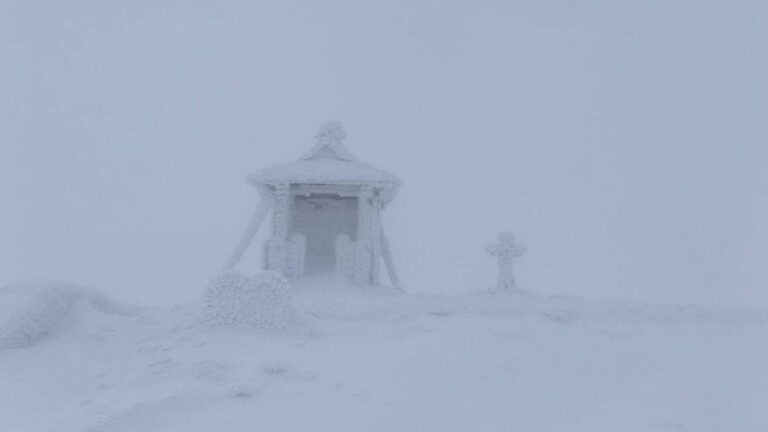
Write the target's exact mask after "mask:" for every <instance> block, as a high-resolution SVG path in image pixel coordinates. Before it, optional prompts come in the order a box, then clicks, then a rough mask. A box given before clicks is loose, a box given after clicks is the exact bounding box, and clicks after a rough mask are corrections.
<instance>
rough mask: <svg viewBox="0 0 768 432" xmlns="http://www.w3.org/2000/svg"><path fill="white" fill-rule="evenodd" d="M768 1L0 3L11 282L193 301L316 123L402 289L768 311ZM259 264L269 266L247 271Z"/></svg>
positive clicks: (142, 299) (2, 225) (2, 198)
mask: <svg viewBox="0 0 768 432" xmlns="http://www.w3.org/2000/svg"><path fill="white" fill-rule="evenodd" d="M766 21H768V3H766V2H765V1H763V0H751V1H750V0H736V1H729V2H718V1H678V2H668V1H661V0H651V1H644V2H641V1H607V0H606V1H603V0H597V1H590V2H573V1H565V0H553V1H546V2H541V1H532V0H522V1H482V0H481V1H473V2H458V1H447V2H446V1H440V2H438V1H431V0H429V1H417V2H414V1H404V0H397V1H388V2H354V1H330V2H313V1H304V0H292V1H283V2H267V3H265V2H256V3H254V2H246V1H231V2H208V1H205V2H204V1H183V2H182V1H169V2H156V1H144V0H137V1H132V2H122V3H119V4H117V3H113V2H100V1H95V0H88V1H86V0H74V1H68V2H54V1H43V2H26V1H15V0H2V1H0V209H1V211H0V282H3V283H5V282H10V281H13V280H16V279H26V278H50V279H59V280H69V281H73V282H77V283H82V284H85V285H88V286H94V287H99V288H100V289H102V290H103V291H104V292H105V293H107V294H108V295H110V296H113V297H115V298H118V299H120V300H123V301H128V302H132V303H142V304H159V303H160V304H171V303H176V302H180V301H186V300H190V299H193V298H196V297H197V296H199V295H200V293H201V292H202V290H203V289H204V287H205V286H206V284H207V282H208V280H209V279H210V277H212V276H213V275H214V274H215V273H216V272H217V271H218V269H219V268H220V267H221V265H222V263H223V261H224V260H225V259H226V257H227V254H228V253H229V252H230V251H231V248H232V246H233V245H234V243H235V242H236V241H237V238H238V236H239V234H240V232H241V231H242V229H243V228H244V227H245V224H246V222H247V220H248V217H249V215H250V213H251V212H252V211H253V210H254V209H255V207H256V204H257V199H258V196H257V193H256V192H255V191H254V190H253V189H252V187H250V186H249V185H247V184H246V183H245V181H244V179H245V177H246V175H247V174H248V173H250V172H252V171H254V170H256V169H259V168H263V167H266V166H270V165H273V164H276V163H282V162H286V161H290V160H294V159H296V158H298V157H299V156H300V155H301V154H302V153H303V152H305V151H306V150H307V149H308V148H310V147H311V145H312V143H313V134H314V132H315V129H316V127H317V126H318V125H319V124H321V123H322V122H324V121H326V120H328V119H338V120H341V121H343V122H344V124H345V126H346V129H347V133H348V139H347V146H348V147H349V149H350V150H351V151H352V152H354V153H355V154H356V155H357V156H359V157H360V158H361V159H363V160H367V161H370V162H372V163H375V164H376V165H378V166H381V167H383V168H386V169H388V170H390V171H392V172H394V173H396V174H398V175H399V176H400V177H401V178H402V179H403V181H404V186H403V187H402V188H401V190H400V191H399V193H398V197H397V199H395V200H394V201H393V203H392V204H391V206H390V207H389V208H388V209H387V212H386V213H385V214H384V223H385V224H386V226H387V231H388V233H389V235H390V238H391V242H392V249H393V253H394V258H395V261H396V264H397V267H398V269H399V271H400V273H401V274H400V277H401V279H402V284H403V286H404V288H405V289H406V290H407V291H411V292H426V291H430V292H440V293H467V292H472V291H476V290H479V289H486V288H490V287H492V286H494V284H495V282H496V281H495V278H496V262H495V260H494V259H493V258H492V257H489V256H488V255H486V254H485V247H486V245H487V244H488V243H489V242H491V241H493V240H494V239H495V237H496V235H497V234H498V232H500V231H502V230H510V231H513V232H514V233H515V234H516V235H517V236H518V238H519V239H520V241H521V242H522V243H524V244H525V245H527V246H528V252H527V253H526V255H525V256H524V257H522V258H521V259H520V261H519V263H517V264H516V266H517V268H516V271H517V279H518V281H517V282H518V284H519V285H520V286H521V287H522V288H525V289H530V290H534V291H537V292H541V293H548V294H549V293H552V294H564V295H578V296H585V297H591V298H606V299H621V300H631V301H645V302H674V303H693V304H708V305H723V304H730V305H756V304H758V305H763V306H766V305H768V291H766V289H765V288H766V286H768V266H766V265H765V263H766V257H768V228H766V224H765V223H764V221H765V220H768V192H767V191H768V170H766V169H765V167H766V162H767V161H768V144H767V143H768V122H766V118H768V50H767V49H766V45H765V41H766V40H768V26H766V25H765V23H766ZM253 265H254V268H255V267H256V266H257V263H253Z"/></svg>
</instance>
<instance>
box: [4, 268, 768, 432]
mask: <svg viewBox="0 0 768 432" xmlns="http://www.w3.org/2000/svg"><path fill="white" fill-rule="evenodd" d="M260 278H265V279H260ZM267 279H269V276H268V275H262V276H260V277H255V278H252V277H245V276H242V275H238V274H231V273H230V274H225V275H223V276H220V277H219V278H216V279H215V280H214V281H213V282H212V283H211V285H210V286H209V288H208V290H207V291H206V292H207V294H206V295H205V296H203V297H202V298H201V300H200V301H199V302H195V303H191V304H186V305H179V306H175V307H165V308H148V309H141V310H131V312H133V313H134V314H133V315H131V314H114V313H104V311H105V310H107V309H104V308H102V309H97V308H93V307H90V306H88V303H89V302H90V303H93V301H92V300H88V299H91V298H94V297H88V296H84V295H83V294H77V295H76V297H77V298H80V299H81V300H78V301H76V302H75V304H74V305H73V304H71V301H61V302H59V301H55V300H53V299H55V298H61V297H57V296H54V295H53V294H50V293H52V292H58V293H60V294H61V293H73V292H79V293H82V291H78V290H69V289H58V288H57V287H55V286H54V287H50V286H49V288H52V290H51V291H48V290H46V289H43V290H41V291H38V290H37V289H35V290H33V291H34V292H36V293H40V294H42V293H47V294H45V295H44V296H43V297H44V298H50V299H51V300H50V301H48V300H46V301H42V302H40V303H37V302H36V301H32V302H26V303H25V302H18V301H16V300H18V299H19V298H20V297H18V295H19V294H18V292H19V291H18V288H17V289H15V290H7V289H6V290H4V291H3V297H2V301H0V304H1V305H3V308H4V309H3V312H4V314H3V316H6V314H5V313H7V312H8V311H14V310H17V311H31V310H33V309H35V308H37V307H38V306H34V307H33V306H31V305H48V304H51V305H52V306H41V307H40V308H39V309H37V310H41V311H45V310H51V311H62V310H65V309H66V310H68V312H66V313H64V312H57V313H56V314H54V317H57V318H56V320H58V321H57V322H58V324H55V323H53V322H54V321H55V320H54V319H53V318H52V319H51V320H46V321H45V323H46V324H45V327H46V331H45V332H44V333H45V334H46V335H47V336H46V338H45V339H42V338H37V343H34V344H32V345H30V346H26V347H23V348H21V347H19V346H20V345H17V347H16V349H7V350H5V351H2V352H0V383H2V386H0V430H2V431H4V432H46V431H52V432H53V431H55V432H70V431H72V432H75V431H77V432H82V431H87V432H121V431H131V432H141V431H163V432H182V431H183V432H198V431H200V432H203V431H205V432H208V431H211V430H222V431H228V432H230V431H232V432H237V431H253V430H273V431H313V432H325V431H355V432H359V431H361V430H365V431H372V432H376V431H382V432H385V431H386V432H391V431H394V430H407V431H427V430H431V431H441V432H450V431H468V430H472V431H487V432H505V431H568V432H582V431H583V432H594V431H602V430H605V431H633V432H636V431H637V432H643V431H648V432H669V431H696V432H708V431H712V432H715V431H745V432H752V431H754V432H758V431H762V430H764V426H765V425H766V424H768V413H766V411H765V410H764V407H765V405H766V403H768V380H766V379H765V376H766V375H765V373H764V370H765V364H766V363H767V361H768V331H767V330H768V313H766V312H765V311H760V310H748V309H724V308H704V307H695V306H658V305H639V304H628V303H611V302H598V301H590V300H586V299H580V298H566V297H545V296H539V295H535V294H531V293H496V294H488V293H484V294H476V295H468V296H455V297H451V296H440V295H408V294H398V293H396V292H394V291H392V290H387V289H383V288H381V289H377V288H371V289H368V290H360V289H356V288H349V287H344V286H340V285H338V284H335V283H330V282H328V283H325V284H324V285H323V284H321V283H318V282H317V281H311V283H310V282H307V283H304V284H296V285H295V286H293V287H291V290H292V298H291V303H292V306H291V308H292V310H294V311H295V314H296V316H297V318H298V319H300V320H301V322H302V323H303V326H302V327H300V328H298V327H297V328H292V329H290V330H289V331H285V330H279V331H269V330H265V329H264V328H262V327H260V326H259V325H253V324H252V323H245V324H241V323H236V324H234V325H227V324H223V323H222V322H211V321H210V320H207V319H205V318H206V317H210V315H209V314H210V306H211V304H212V303H211V301H212V300H211V298H212V297H213V298H214V299H217V300H214V301H213V303H214V304H229V305H231V304H232V303H231V302H232V301H238V300H237V299H238V298H239V296H246V297H248V296H250V295H251V294H253V293H250V292H248V289H251V288H253V287H255V286H262V287H263V286H269V287H278V288H276V290H277V291H278V292H282V293H283V294H284V291H283V289H284V288H285V285H284V282H283V281H282V280H278V279H272V280H271V281H270V282H263V281H264V280H267ZM259 280H260V281H261V282H258V281H259ZM260 284H261V285H260ZM222 287H226V288H223V290H221V289H222ZM232 287H235V288H236V289H234V290H231V289H232ZM54 288H55V289H54ZM244 288H245V291H243V290H242V289H244ZM89 292H90V293H92V294H93V291H89ZM283 294H278V295H276V296H275V297H274V298H273V297H271V296H272V294H270V295H269V296H267V297H269V298H270V299H277V300H278V303H280V304H282V305H283V306H285V303H281V302H283V301H284V300H285V298H286V297H285V296H284V295H283ZM219 295H225V296H226V295H232V296H233V297H232V298H231V299H230V298H228V299H226V300H223V303H218V302H219V301H220V299H219V297H218V296H219ZM35 296H37V294H35ZM96 297H98V296H96ZM10 298H13V299H15V300H14V301H15V303H13V305H12V304H11V303H10V302H9V301H7V300H8V299H10ZM64 298H72V297H68V296H67V295H65V296H64ZM102 300H104V299H103V297H102ZM248 301H249V300H247V299H246V303H248ZM97 304H98V303H97ZM283 306H281V307H283ZM48 308H50V309H48ZM107 311H108V310H107ZM244 311H245V309H243V310H237V309H236V310H234V311H233V312H226V313H227V314H234V315H232V316H238V314H241V313H244ZM25 313H26V312H25ZM22 315H23V314H22ZM64 316H66V318H62V317H64ZM214 316H217V317H219V316H221V315H219V314H215V315H214ZM226 316H230V315H226ZM201 318H202V319H201ZM224 321H229V318H227V319H225V320H224ZM236 321H238V320H236Z"/></svg>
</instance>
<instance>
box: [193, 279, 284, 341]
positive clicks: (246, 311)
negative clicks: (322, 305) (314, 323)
mask: <svg viewBox="0 0 768 432" xmlns="http://www.w3.org/2000/svg"><path fill="white" fill-rule="evenodd" d="M205 312H206V319H207V321H208V322H210V323H214V324H248V325H253V326H256V327H258V328H260V329H264V330H283V329H286V328H288V327H290V326H291V325H293V324H295V323H296V321H297V318H296V314H295V313H294V311H293V308H292V306H291V293H290V288H289V286H288V281H287V280H286V279H285V277H283V275H281V274H280V273H277V272H272V271H266V272H261V273H257V274H256V275H254V276H252V277H248V276H246V275H244V274H242V273H238V272H226V273H222V274H220V275H218V276H216V277H215V278H214V279H213V280H212V281H211V282H210V284H209V285H208V288H207V289H206V309H205Z"/></svg>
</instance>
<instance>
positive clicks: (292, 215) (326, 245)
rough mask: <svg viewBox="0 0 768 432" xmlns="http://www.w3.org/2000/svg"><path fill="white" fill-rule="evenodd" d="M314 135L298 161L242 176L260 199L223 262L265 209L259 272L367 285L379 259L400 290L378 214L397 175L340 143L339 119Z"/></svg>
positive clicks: (236, 255) (244, 242) (248, 237)
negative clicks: (267, 229) (266, 234)
mask: <svg viewBox="0 0 768 432" xmlns="http://www.w3.org/2000/svg"><path fill="white" fill-rule="evenodd" d="M315 138H316V140H317V142H316V143H315V145H314V147H312V149H310V150H309V151H308V152H307V153H306V154H304V155H303V156H302V157H301V158H300V159H299V160H297V161H294V162H291V163H287V164H284V165H278V166H274V167H271V168H266V169H262V170H259V171H256V172H254V173H253V174H251V175H250V176H249V177H248V182H249V183H251V184H252V185H254V186H255V187H256V188H257V189H258V190H259V192H260V193H261V204H260V206H259V208H258V209H257V211H256V213H255V215H254V216H253V218H252V220H251V222H250V224H249V227H248V228H247V229H246V232H245V233H244V235H243V237H242V239H241V241H240V243H239V244H238V246H237V248H236V249H235V251H234V252H233V254H232V256H231V257H230V259H229V260H228V262H227V264H226V266H225V267H226V268H232V267H234V266H235V265H236V264H237V263H238V261H240V258H241V257H242V255H243V253H244V252H245V250H246V249H247V248H248V246H249V245H250V243H251V242H252V241H253V238H254V237H255V236H256V233H257V232H258V230H259V228H260V227H261V225H262V224H263V222H264V220H265V219H266V218H267V216H268V215H270V214H271V218H272V224H271V226H272V230H271V235H270V238H269V240H268V241H267V242H266V244H264V254H263V255H264V257H265V260H264V261H265V262H264V264H263V267H264V269H265V270H274V271H278V272H280V273H282V274H284V275H285V276H286V277H288V278H292V279H296V278H301V277H303V276H309V275H321V274H329V273H336V274H339V275H342V276H343V277H345V278H346V279H347V280H349V281H353V282H354V283H356V284H357V285H362V286H366V285H376V284H378V282H379V276H380V263H381V262H382V261H383V263H384V265H385V268H386V269H387V272H388V274H389V279H390V281H391V282H392V285H393V286H395V287H399V282H398V279H397V275H396V272H395V267H394V264H393V262H392V255H391V252H390V248H389V241H388V239H387V236H386V234H385V232H384V227H383V224H382V219H381V213H382V210H383V209H384V208H385V207H386V206H387V204H388V203H389V202H390V201H391V200H392V198H393V197H394V194H395V192H396V190H397V189H398V187H399V185H400V180H399V179H398V178H397V177H396V176H394V175H393V174H390V173H388V172H386V171H384V170H381V169H379V168H376V167H374V166H372V165H370V164H367V163H365V162H361V161H359V160H357V158H355V157H354V156H353V155H352V154H351V153H350V152H349V151H348V150H347V149H346V147H345V146H344V139H345V138H346V134H345V132H344V129H343V127H342V126H341V124H340V123H338V122H328V123H326V124H325V125H323V126H322V127H321V129H320V131H319V132H318V133H317V135H316V136H315Z"/></svg>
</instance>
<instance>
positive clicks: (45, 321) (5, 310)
mask: <svg viewBox="0 0 768 432" xmlns="http://www.w3.org/2000/svg"><path fill="white" fill-rule="evenodd" d="M80 302H87V303H89V304H90V305H91V306H92V307H93V308H94V309H96V310H98V311H100V312H104V313H109V314H118V315H134V314H136V313H137V312H138V309H136V308H131V307H127V306H122V305H119V304H117V303H115V302H113V301H111V300H109V299H108V298H107V297H105V296H104V295H102V294H100V293H98V292H97V291H94V290H92V289H90V288H86V287H81V286H78V285H73V284H68V283H62V282H48V281H27V282H17V283H14V284H10V285H7V286H5V287H3V288H0V351H2V350H5V349H13V348H23V347H26V346H30V345H32V344H34V343H36V342H38V341H41V340H43V339H45V338H46V337H48V336H50V335H51V334H52V333H53V332H54V331H56V330H57V329H58V328H59V327H60V326H61V323H62V322H63V321H64V319H65V318H66V317H67V316H69V315H70V313H71V312H72V310H73V308H74V307H75V305H77V304H78V303H80Z"/></svg>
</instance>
